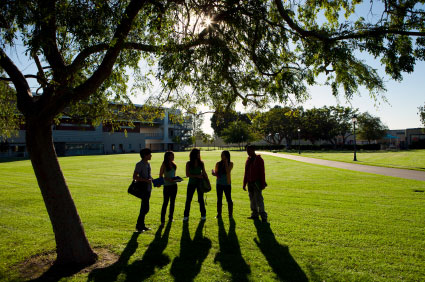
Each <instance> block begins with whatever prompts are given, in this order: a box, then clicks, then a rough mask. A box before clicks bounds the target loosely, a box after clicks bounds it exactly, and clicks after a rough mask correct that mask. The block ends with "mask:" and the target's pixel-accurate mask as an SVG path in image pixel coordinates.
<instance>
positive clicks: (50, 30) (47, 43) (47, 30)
mask: <svg viewBox="0 0 425 282" xmlns="http://www.w3.org/2000/svg"><path fill="white" fill-rule="evenodd" d="M55 2H56V1H54V0H50V1H41V2H40V10H41V20H40V21H41V23H40V31H39V34H38V36H39V37H40V39H39V40H40V45H41V47H42V49H43V51H44V54H45V56H46V59H47V61H48V62H49V64H50V66H51V67H52V69H53V75H54V76H55V80H58V81H61V80H62V79H63V77H62V73H63V72H64V70H65V62H64V60H63V58H62V56H61V54H60V52H59V49H58V45H57V42H56V41H57V40H56V14H55V6H56V3H55Z"/></svg>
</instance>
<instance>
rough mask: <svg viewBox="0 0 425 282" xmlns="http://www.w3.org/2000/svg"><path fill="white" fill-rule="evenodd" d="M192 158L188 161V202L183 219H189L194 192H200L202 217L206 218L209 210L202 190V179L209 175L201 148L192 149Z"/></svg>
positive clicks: (199, 199)
mask: <svg viewBox="0 0 425 282" xmlns="http://www.w3.org/2000/svg"><path fill="white" fill-rule="evenodd" d="M189 158H190V160H189V161H188V162H187V163H186V176H187V177H189V183H188V184H187V194H186V204H185V208H184V217H183V220H184V221H186V220H188V219H189V213H190V204H191V203H192V198H193V194H194V193H195V190H196V192H197V193H198V202H199V209H200V211H201V219H202V220H205V219H206V216H207V211H206V209H205V202H204V192H203V191H202V190H201V187H200V184H201V181H202V180H203V179H204V178H206V177H208V176H207V173H206V172H205V166H204V162H203V161H201V151H200V150H199V149H196V148H194V149H192V151H191V152H190V155H189Z"/></svg>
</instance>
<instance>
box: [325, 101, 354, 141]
mask: <svg viewBox="0 0 425 282" xmlns="http://www.w3.org/2000/svg"><path fill="white" fill-rule="evenodd" d="M330 111H331V116H332V118H333V119H334V120H335V126H336V128H335V129H334V130H333V131H332V132H333V133H334V134H335V136H334V138H335V140H334V142H335V143H336V137H337V136H341V137H342V144H345V141H346V140H347V138H348V137H350V136H351V135H352V130H351V129H352V118H353V116H354V115H355V114H356V113H357V110H355V109H353V108H350V107H341V106H336V107H333V106H331V107H330ZM335 143H333V144H335Z"/></svg>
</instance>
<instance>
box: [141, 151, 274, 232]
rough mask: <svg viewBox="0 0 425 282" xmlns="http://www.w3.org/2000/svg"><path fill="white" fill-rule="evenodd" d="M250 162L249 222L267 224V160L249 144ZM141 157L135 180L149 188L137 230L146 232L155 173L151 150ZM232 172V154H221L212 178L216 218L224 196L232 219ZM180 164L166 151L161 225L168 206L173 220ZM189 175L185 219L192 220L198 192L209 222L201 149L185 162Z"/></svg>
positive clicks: (246, 176)
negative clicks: (192, 209)
mask: <svg viewBox="0 0 425 282" xmlns="http://www.w3.org/2000/svg"><path fill="white" fill-rule="evenodd" d="M246 152H247V154H248V159H247V161H246V164H245V174H244V179H243V189H244V190H245V191H246V188H247V187H248V193H249V199H250V204H251V215H250V216H249V217H248V218H249V219H259V217H261V220H262V221H263V222H267V213H266V212H265V210H264V200H263V196H262V190H263V189H264V188H265V187H266V186H267V184H266V181H265V170H264V161H263V159H262V158H261V156H260V155H257V154H256V153H255V147H254V146H252V145H248V146H247V147H246ZM140 157H141V158H142V160H141V161H140V162H138V163H137V164H136V168H135V169H134V173H133V179H134V180H135V181H137V182H145V183H146V184H147V185H143V187H145V188H144V189H145V191H143V196H142V198H141V200H142V201H141V206H140V213H139V217H138V219H137V224H136V230H137V231H138V232H144V231H147V230H150V228H149V227H147V226H146V225H145V216H146V214H147V213H148V212H149V199H150V195H151V191H152V180H153V178H152V174H151V166H150V163H149V161H150V160H151V158H152V151H151V150H150V149H148V148H145V149H142V150H140ZM232 169H233V162H231V161H230V153H229V151H223V152H222V153H221V161H219V162H217V163H216V165H215V168H214V169H213V170H212V175H213V176H215V177H217V181H216V191H217V216H216V217H217V218H220V217H221V213H222V198H223V193H224V195H225V197H226V200H227V207H228V213H229V217H230V218H232V217H233V201H232V179H231V171H232ZM176 171H177V165H176V163H175V162H174V153H173V152H171V151H168V152H165V154H164V161H163V162H162V165H161V168H160V170H159V177H163V179H164V184H163V185H164V188H163V196H164V201H163V204H162V209H161V224H162V225H163V224H164V223H165V215H166V212H167V207H168V203H170V208H169V213H168V219H169V220H170V221H172V220H173V216H174V206H175V200H176V195H177V189H178V188H177V182H178V181H179V180H178V178H177V177H176ZM186 176H187V177H188V178H189V182H188V185H187V193H186V204H185V209H184V214H183V220H184V221H187V220H189V213H190V206H191V203H192V198H193V195H194V193H195V191H196V192H197V195H198V202H199V209H200V212H201V220H205V219H206V215H207V213H206V209H205V202H204V192H203V190H202V189H201V182H202V181H203V180H204V179H205V178H208V174H207V172H206V170H205V164H204V162H203V161H202V160H201V151H200V150H199V149H196V148H195V149H192V151H191V152H190V155H189V161H188V162H187V163H186Z"/></svg>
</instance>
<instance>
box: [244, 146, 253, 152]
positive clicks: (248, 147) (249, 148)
mask: <svg viewBox="0 0 425 282" xmlns="http://www.w3.org/2000/svg"><path fill="white" fill-rule="evenodd" d="M245 150H246V151H248V150H253V151H255V146H254V145H246V146H245Z"/></svg>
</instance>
